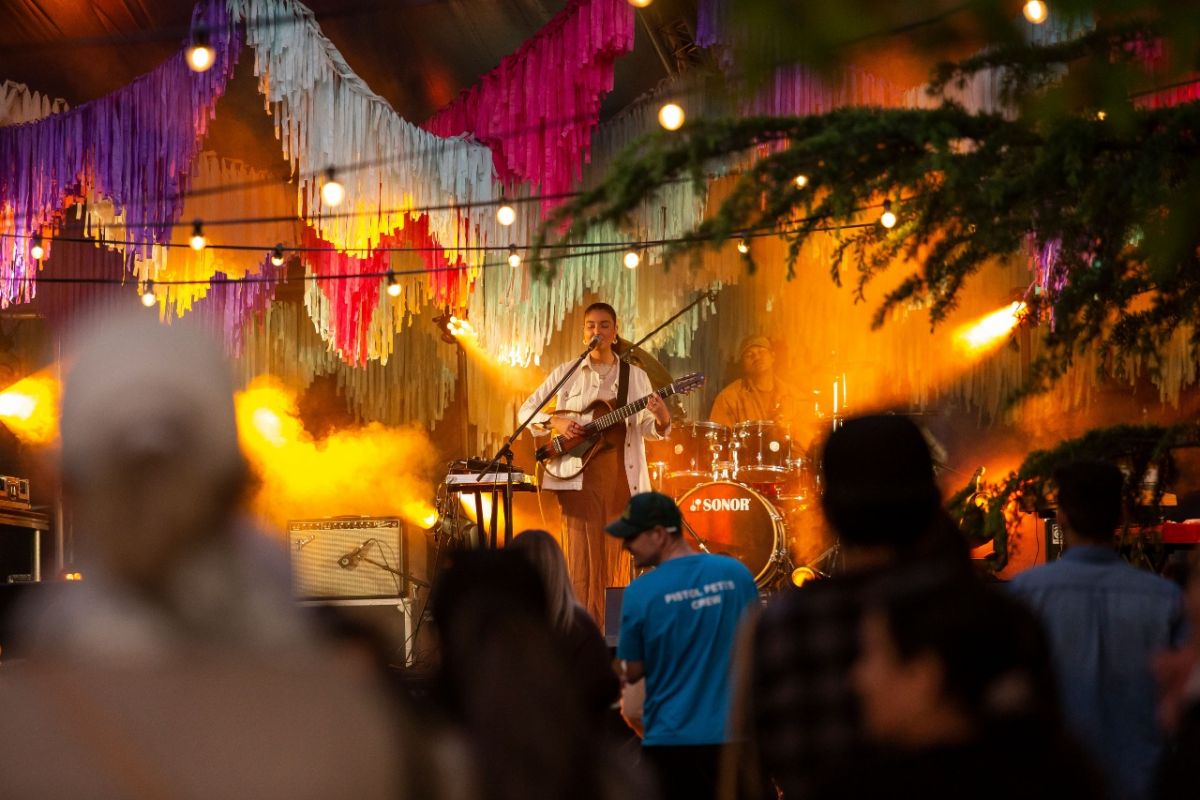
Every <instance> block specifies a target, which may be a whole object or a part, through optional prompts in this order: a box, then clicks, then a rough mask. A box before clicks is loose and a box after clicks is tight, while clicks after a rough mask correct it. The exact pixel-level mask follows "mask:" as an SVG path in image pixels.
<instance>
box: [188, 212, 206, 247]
mask: <svg viewBox="0 0 1200 800" xmlns="http://www.w3.org/2000/svg"><path fill="white" fill-rule="evenodd" d="M188 244H189V245H191V247H192V249H193V250H195V251H196V252H197V253H199V252H200V251H201V250H203V249H204V248H205V247H207V246H208V240H207V239H205V238H204V223H203V222H201V221H200V220H196V221H195V222H193V223H192V238H191V239H189V240H188Z"/></svg>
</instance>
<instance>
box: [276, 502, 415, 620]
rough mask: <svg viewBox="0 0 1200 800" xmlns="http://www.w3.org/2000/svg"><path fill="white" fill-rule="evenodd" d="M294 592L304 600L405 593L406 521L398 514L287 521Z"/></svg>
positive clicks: (379, 596)
mask: <svg viewBox="0 0 1200 800" xmlns="http://www.w3.org/2000/svg"><path fill="white" fill-rule="evenodd" d="M288 553H289V554H290V559H291V563H292V592H293V594H294V595H295V596H296V597H297V598H298V599H300V600H351V599H356V600H370V599H386V598H399V597H407V596H408V592H409V586H408V580H407V578H406V573H407V571H408V570H407V569H406V563H407V558H406V554H405V543H404V525H403V524H402V523H401V522H400V519H399V518H397V517H332V518H326V519H298V520H291V521H290V522H288Z"/></svg>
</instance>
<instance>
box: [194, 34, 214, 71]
mask: <svg viewBox="0 0 1200 800" xmlns="http://www.w3.org/2000/svg"><path fill="white" fill-rule="evenodd" d="M216 58H217V54H216V51H214V50H213V49H212V45H210V44H209V43H208V29H207V28H205V27H203V26H199V27H197V28H196V29H195V30H193V31H192V43H191V45H189V46H188V49H187V65H188V68H189V69H191V71H192V72H208V70H209V69H210V68H211V67H212V65H213V62H214V61H216Z"/></svg>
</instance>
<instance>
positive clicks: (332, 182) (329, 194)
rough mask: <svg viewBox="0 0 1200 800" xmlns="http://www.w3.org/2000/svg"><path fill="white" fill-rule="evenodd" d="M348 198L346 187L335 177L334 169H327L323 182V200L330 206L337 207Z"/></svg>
mask: <svg viewBox="0 0 1200 800" xmlns="http://www.w3.org/2000/svg"><path fill="white" fill-rule="evenodd" d="M345 199H346V187H345V186H342V184H340V183H339V182H338V180H337V178H336V177H334V174H333V170H332V169H330V170H326V172H325V182H324V183H323V184H321V202H322V203H324V204H325V205H327V206H329V207H330V208H337V207H338V206H340V205H341V204H342V201H343V200H345Z"/></svg>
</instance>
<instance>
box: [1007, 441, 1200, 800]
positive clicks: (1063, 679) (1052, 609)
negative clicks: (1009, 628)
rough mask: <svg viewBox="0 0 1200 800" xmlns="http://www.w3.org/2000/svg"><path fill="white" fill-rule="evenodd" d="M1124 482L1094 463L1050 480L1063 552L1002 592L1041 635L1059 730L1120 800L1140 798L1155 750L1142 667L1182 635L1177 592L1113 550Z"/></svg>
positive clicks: (1159, 742) (1151, 690)
mask: <svg viewBox="0 0 1200 800" xmlns="http://www.w3.org/2000/svg"><path fill="white" fill-rule="evenodd" d="M1123 480H1124V479H1123V477H1122V475H1121V472H1120V470H1118V469H1117V468H1116V467H1115V466H1112V465H1111V464H1106V463H1104V462H1098V461H1080V462H1075V463H1071V464H1066V465H1064V466H1061V467H1059V468H1058V469H1057V470H1055V472H1054V481H1055V483H1056V484H1057V485H1058V525H1059V527H1060V528H1062V531H1063V539H1064V544H1065V546H1066V550H1065V552H1064V553H1063V555H1062V558H1061V559H1060V560H1059V561H1056V562H1054V563H1052V564H1046V565H1044V566H1040V567H1035V568H1033V569H1030V570H1027V571H1025V572H1023V573H1021V574H1020V575H1018V576H1016V578H1014V579H1013V580H1012V582H1011V584H1010V586H1011V587H1012V590H1013V592H1014V593H1015V594H1016V595H1017V596H1018V597H1020V598H1022V599H1023V600H1024V601H1026V602H1027V603H1028V604H1029V605H1030V607H1032V608H1033V609H1034V611H1035V612H1036V613H1037V614H1038V616H1040V617H1041V619H1042V621H1043V623H1044V624H1045V626H1046V629H1047V631H1048V633H1049V636H1050V646H1051V651H1052V653H1053V656H1054V663H1055V666H1056V667H1057V671H1058V677H1059V681H1060V686H1061V688H1062V697H1063V708H1064V712H1065V714H1066V719H1067V723H1068V725H1069V726H1070V727H1071V729H1072V730H1073V731H1074V732H1075V733H1076V735H1078V736H1079V738H1080V740H1081V741H1082V742H1083V744H1084V746H1085V747H1086V748H1087V749H1088V750H1089V752H1090V753H1091V754H1092V755H1093V756H1094V758H1095V759H1096V761H1097V763H1099V764H1101V765H1102V766H1103V768H1104V770H1105V772H1106V776H1107V779H1108V780H1109V783H1110V790H1111V793H1112V795H1113V796H1114V797H1116V798H1122V799H1124V798H1144V797H1147V796H1148V795H1149V791H1150V786H1151V782H1152V779H1153V776H1154V772H1155V769H1156V767H1157V765H1158V761H1159V758H1160V756H1161V755H1162V747H1163V731H1162V729H1161V726H1160V724H1159V722H1158V720H1157V719H1156V714H1155V710H1156V699H1155V684H1154V679H1153V677H1152V674H1151V659H1152V658H1153V657H1154V655H1155V654H1156V653H1157V652H1158V651H1160V650H1164V649H1166V648H1171V647H1174V646H1176V645H1177V644H1179V643H1180V640H1181V635H1182V633H1183V624H1182V623H1183V619H1182V613H1183V612H1182V603H1181V594H1180V590H1179V588H1178V587H1177V586H1175V585H1174V584H1172V583H1171V582H1170V581H1167V580H1164V579H1162V578H1160V577H1158V576H1157V575H1151V574H1149V573H1146V572H1142V571H1140V570H1138V569H1136V568H1134V567H1133V566H1131V565H1129V564H1127V563H1126V562H1124V561H1122V560H1121V558H1120V556H1119V555H1118V554H1117V552H1116V551H1115V549H1114V547H1113V540H1114V532H1115V530H1116V528H1117V525H1118V524H1119V523H1120V521H1121V488H1122V485H1123Z"/></svg>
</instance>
